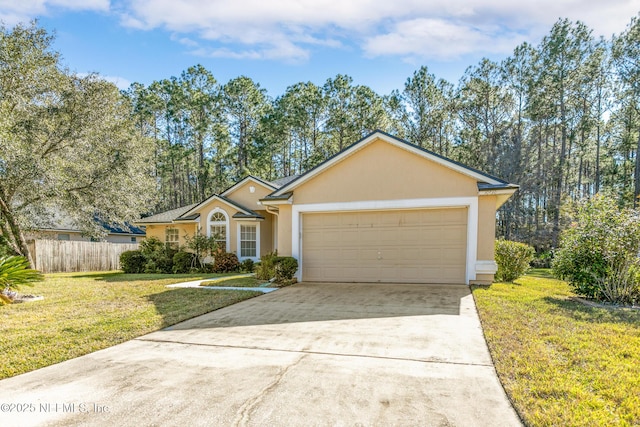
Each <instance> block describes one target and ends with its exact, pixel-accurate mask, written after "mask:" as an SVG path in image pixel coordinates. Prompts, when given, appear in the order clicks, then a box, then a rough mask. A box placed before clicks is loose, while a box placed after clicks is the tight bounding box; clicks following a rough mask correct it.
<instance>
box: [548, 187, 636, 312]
mask: <svg viewBox="0 0 640 427" xmlns="http://www.w3.org/2000/svg"><path fill="white" fill-rule="evenodd" d="M639 251H640V215H639V213H638V212H637V211H635V210H632V209H620V208H619V207H618V205H617V203H616V201H615V200H614V199H613V198H610V197H606V196H601V195H596V196H595V197H593V198H592V199H590V200H587V201H586V202H583V203H582V204H581V206H580V207H579V209H578V212H577V214H576V218H575V221H574V222H573V223H572V224H571V226H570V227H568V228H567V229H566V230H564V231H563V232H562V235H561V236H560V248H559V249H558V250H557V251H556V252H555V257H554V260H553V264H552V268H553V273H554V274H555V275H556V277H558V278H561V279H564V280H567V281H568V282H569V284H570V285H571V286H572V287H573V289H574V291H575V292H576V293H577V294H579V295H582V296H585V297H587V298H594V299H600V300H605V301H610V302H616V303H627V304H628V303H633V302H634V301H637V300H639V299H640V277H639V275H638V271H640V260H639V259H638V253H639Z"/></svg>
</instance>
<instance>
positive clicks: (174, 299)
mask: <svg viewBox="0 0 640 427" xmlns="http://www.w3.org/2000/svg"><path fill="white" fill-rule="evenodd" d="M219 276H220V275H213V274H207V275H202V274H191V275H188V274H184V275H167V274H123V273H118V272H110V273H62V274H48V275H46V276H45V277H46V280H45V281H44V282H41V283H36V284H35V286H33V287H23V288H22V289H21V292H22V293H26V294H35V295H42V296H44V300H42V301H34V302H26V303H22V304H11V305H5V306H0V357H1V358H2V362H1V363H0V379H2V378H7V377H11V376H14V375H18V374H21V373H24V372H28V371H32V370H34V369H38V368H42V367H44V366H47V365H51V364H54V363H58V362H62V361H64V360H67V359H71V358H74V357H78V356H81V355H83V354H87V353H90V352H93V351H96V350H99V349H102V348H106V347H110V346H113V345H115V344H118V343H121V342H124V341H127V340H130V339H132V338H135V337H138V336H141V335H144V334H146V333H149V332H153V331H156V330H158V329H161V328H164V327H167V326H169V325H173V324H175V323H178V322H181V321H183V320H186V319H189V318H192V317H195V316H198V315H201V314H204V313H208V312H210V311H213V310H216V309H218V308H222V307H225V306H228V305H231V304H235V303H237V302H239V301H242V300H245V299H247V298H251V297H254V296H256V295H262V294H261V293H260V292H249V291H229V290H227V291H225V290H210V289H193V288H191V289H189V288H177V289H170V288H166V287H165V285H168V284H172V283H178V282H183V281H189V280H197V279H208V278H215V277H219Z"/></svg>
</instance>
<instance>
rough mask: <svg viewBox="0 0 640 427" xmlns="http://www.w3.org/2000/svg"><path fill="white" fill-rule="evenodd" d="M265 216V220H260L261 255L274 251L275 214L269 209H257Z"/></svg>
mask: <svg viewBox="0 0 640 427" xmlns="http://www.w3.org/2000/svg"><path fill="white" fill-rule="evenodd" d="M256 212H258V213H259V214H260V215H262V216H263V217H264V221H262V222H260V256H262V255H264V254H266V253H269V252H273V250H274V247H273V223H274V220H275V219H274V216H273V214H270V213H268V212H267V211H256Z"/></svg>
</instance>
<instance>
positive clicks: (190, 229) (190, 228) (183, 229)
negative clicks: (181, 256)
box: [147, 223, 196, 246]
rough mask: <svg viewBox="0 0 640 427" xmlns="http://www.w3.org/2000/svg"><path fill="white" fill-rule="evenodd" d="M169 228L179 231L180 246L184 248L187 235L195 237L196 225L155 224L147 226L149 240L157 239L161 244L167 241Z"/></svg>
mask: <svg viewBox="0 0 640 427" xmlns="http://www.w3.org/2000/svg"><path fill="white" fill-rule="evenodd" d="M167 228H175V229H178V234H179V244H180V246H184V245H185V244H186V241H185V238H184V237H185V235H188V236H193V235H194V234H195V232H196V224H193V223H190V224H155V225H147V238H149V237H156V238H158V239H159V240H160V241H161V242H164V241H165V230H166V229H167Z"/></svg>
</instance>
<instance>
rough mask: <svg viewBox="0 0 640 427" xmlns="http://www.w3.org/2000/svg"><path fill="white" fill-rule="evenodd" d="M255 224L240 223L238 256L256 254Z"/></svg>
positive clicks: (252, 255) (253, 255)
mask: <svg viewBox="0 0 640 427" xmlns="http://www.w3.org/2000/svg"><path fill="white" fill-rule="evenodd" d="M256 236H257V233H256V226H255V225H241V226H240V256H241V257H243V258H244V257H255V256H256V248H257V245H256Z"/></svg>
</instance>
